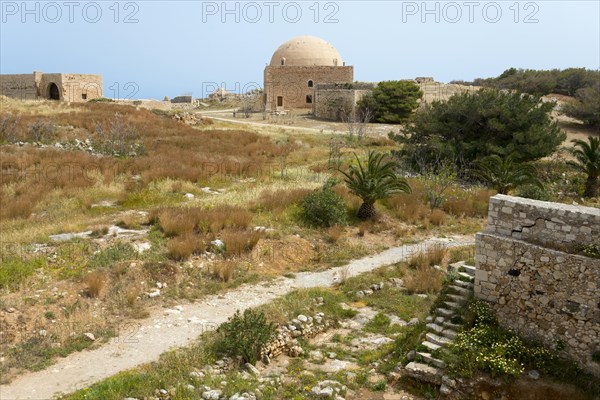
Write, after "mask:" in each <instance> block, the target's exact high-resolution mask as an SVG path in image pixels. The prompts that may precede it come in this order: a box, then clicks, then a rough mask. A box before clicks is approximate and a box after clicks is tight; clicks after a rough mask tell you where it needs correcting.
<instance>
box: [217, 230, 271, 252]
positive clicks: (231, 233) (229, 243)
mask: <svg viewBox="0 0 600 400" xmlns="http://www.w3.org/2000/svg"><path fill="white" fill-rule="evenodd" d="M261 236H262V234H261V233H260V232H254V231H246V230H229V229H228V230H224V231H223V233H222V234H221V240H223V243H225V256H227V257H235V256H240V255H242V254H245V253H248V252H249V251H251V250H252V249H253V248H254V246H256V243H258V240H259V239H260V238H261Z"/></svg>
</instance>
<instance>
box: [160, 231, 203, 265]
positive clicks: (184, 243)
mask: <svg viewBox="0 0 600 400" xmlns="http://www.w3.org/2000/svg"><path fill="white" fill-rule="evenodd" d="M206 246H207V245H206V242H205V241H204V240H203V239H202V238H201V237H200V236H198V235H194V234H193V233H187V234H185V235H183V236H177V237H174V238H173V239H171V240H169V242H168V243H167V255H168V256H169V258H171V259H173V260H185V259H187V258H189V257H190V256H191V255H192V254H197V253H201V252H203V251H205V250H206Z"/></svg>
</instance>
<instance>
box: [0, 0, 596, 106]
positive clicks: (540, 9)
mask: <svg viewBox="0 0 600 400" xmlns="http://www.w3.org/2000/svg"><path fill="white" fill-rule="evenodd" d="M0 4H1V12H2V14H1V32H0V33H1V35H0V70H1V72H2V73H29V72H32V71H34V70H37V71H44V72H77V73H98V74H102V75H103V78H104V94H105V96H106V97H115V94H116V90H115V89H116V88H117V87H119V96H120V97H125V96H126V95H128V94H131V93H132V92H133V91H134V90H135V88H136V87H137V88H138V90H137V93H136V94H135V96H134V97H136V98H158V99H162V97H163V96H165V95H168V96H171V97H173V96H175V95H178V94H183V93H193V95H194V96H195V97H201V96H202V95H203V94H206V93H204V92H205V91H207V90H209V89H210V88H212V87H213V86H214V85H215V84H217V85H220V84H222V83H224V84H225V85H226V87H227V88H228V89H230V90H236V88H238V87H239V88H243V87H253V86H254V85H255V84H259V85H262V80H263V69H264V67H265V65H266V63H268V62H269V61H270V58H271V55H272V53H273V52H274V51H275V49H276V48H277V47H278V46H279V45H280V44H281V43H283V42H284V41H286V40H288V39H291V38H292V37H294V36H297V35H305V34H306V35H314V36H319V37H322V38H323V39H325V40H327V41H329V42H331V43H332V44H333V45H334V46H335V47H336V48H337V49H338V51H339V52H340V53H341V55H342V58H343V60H344V61H346V63H347V64H348V65H354V69H355V79H356V80H360V81H381V80H389V79H402V78H414V77H416V76H433V77H435V78H436V80H438V81H442V82H447V81H450V80H452V79H464V80H471V79H473V78H476V77H489V76H497V75H498V74H500V73H501V72H502V71H504V70H505V69H506V68H509V67H513V66H514V67H521V68H536V69H551V68H567V67H586V68H592V69H598V68H600V26H599V21H600V6H599V4H600V2H599V1H597V0H593V1H533V2H526V1H521V2H516V1H513V0H511V1H496V2H492V1H470V2H469V1H468V0H467V1H456V2H447V1H440V2H427V3H423V2H422V1H414V2H413V1H336V2H327V1H323V2H318V3H317V2H315V1H295V2H294V1H269V0H267V1H256V2H234V1H229V2H227V3H225V2H222V1H215V2H210V1H208V2H207V1H131V2H126V1H122V2H118V3H116V2H115V1H114V0H111V1H96V2H91V1H76V0H73V1H71V2H70V3H69V1H68V0H64V1H63V0H59V1H56V2H47V1H40V2H27V3H26V7H23V6H22V2H21V1H4V0H2V1H1V2H0ZM224 8H227V10H229V13H227V10H224ZM117 10H118V13H117ZM317 10H318V12H317ZM236 18H237V19H238V21H236ZM36 20H37V21H36ZM115 20H116V22H115ZM125 20H128V21H129V22H130V23H125ZM136 20H137V22H136ZM436 20H437V21H436ZM128 82H134V83H135V85H131V86H129V87H125V84H126V83H128Z"/></svg>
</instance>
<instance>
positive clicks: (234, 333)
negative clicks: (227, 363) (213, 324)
mask: <svg viewBox="0 0 600 400" xmlns="http://www.w3.org/2000/svg"><path fill="white" fill-rule="evenodd" d="M217 332H218V333H219V334H220V335H221V337H220V338H219V341H218V344H217V348H218V349H219V350H220V351H221V352H223V353H225V354H227V355H228V356H230V357H233V358H237V357H241V359H242V361H243V362H249V363H251V364H254V363H256V361H257V360H258V358H259V356H260V350H261V349H262V348H263V346H265V345H266V344H267V343H268V342H269V339H270V338H271V336H272V335H273V333H274V332H275V325H274V324H272V323H270V322H267V320H266V318H265V314H264V313H262V312H258V311H254V310H251V309H246V310H245V311H244V313H243V314H241V313H240V311H239V310H238V311H236V312H235V314H234V315H233V317H231V318H229V320H228V321H227V322H225V323H223V324H222V325H221V326H219V328H218V329H217Z"/></svg>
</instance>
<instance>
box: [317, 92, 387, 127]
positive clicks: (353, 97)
mask: <svg viewBox="0 0 600 400" xmlns="http://www.w3.org/2000/svg"><path fill="white" fill-rule="evenodd" d="M376 85H377V84H375V83H322V84H318V85H317V86H316V87H315V97H314V114H315V117H317V118H323V119H329V120H335V121H339V120H344V119H345V118H348V117H350V116H352V115H354V114H355V112H356V106H357V103H358V101H359V100H360V99H361V98H362V97H363V96H364V95H365V94H366V93H369V92H371V91H372V90H373V88H375V86H376Z"/></svg>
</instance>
